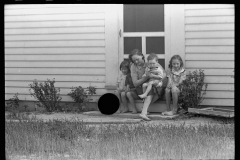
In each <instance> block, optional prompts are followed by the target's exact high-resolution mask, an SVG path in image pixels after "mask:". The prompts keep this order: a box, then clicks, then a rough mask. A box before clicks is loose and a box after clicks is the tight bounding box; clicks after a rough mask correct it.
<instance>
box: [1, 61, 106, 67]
mask: <svg viewBox="0 0 240 160" xmlns="http://www.w3.org/2000/svg"><path fill="white" fill-rule="evenodd" d="M86 66H87V67H105V62H104V61H92V62H91V63H89V61H88V62H87V61H79V62H75V61H73V62H69V61H66V62H64V61H63V62H59V61H55V62H51V61H49V62H46V61H43V62H40V61H37V62H35V61H25V62H23V61H20V62H19V61H17V62H14V61H5V67H29V68H31V67H66V68H68V67H86Z"/></svg>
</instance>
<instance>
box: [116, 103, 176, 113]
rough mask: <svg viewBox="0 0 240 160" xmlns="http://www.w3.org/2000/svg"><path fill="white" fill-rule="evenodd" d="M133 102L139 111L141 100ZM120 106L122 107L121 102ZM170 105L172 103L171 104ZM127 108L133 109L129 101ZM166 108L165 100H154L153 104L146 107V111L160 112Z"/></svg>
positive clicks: (140, 109) (141, 105)
mask: <svg viewBox="0 0 240 160" xmlns="http://www.w3.org/2000/svg"><path fill="white" fill-rule="evenodd" d="M135 104H136V107H137V110H138V111H139V112H141V111H142V107H143V102H142V101H141V100H135ZM120 107H123V105H122V104H121V105H120ZM171 107H172V104H171ZM128 108H129V109H130V111H133V106H131V104H130V103H128ZM166 110H167V105H166V101H162V100H161V101H156V102H154V103H153V104H151V105H150V106H149V107H148V112H150V113H154V112H155V113H161V112H164V111H166Z"/></svg>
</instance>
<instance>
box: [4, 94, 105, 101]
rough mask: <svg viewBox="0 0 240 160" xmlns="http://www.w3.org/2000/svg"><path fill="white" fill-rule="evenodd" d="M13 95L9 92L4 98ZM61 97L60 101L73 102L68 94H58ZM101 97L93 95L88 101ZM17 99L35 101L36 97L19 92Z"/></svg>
mask: <svg viewBox="0 0 240 160" xmlns="http://www.w3.org/2000/svg"><path fill="white" fill-rule="evenodd" d="M13 96H14V93H11V94H7V93H6V94H5V100H8V99H10V98H13ZM60 96H61V97H62V100H61V102H74V101H73V99H72V98H71V97H70V96H68V95H60ZM100 97H101V95H93V96H91V99H92V100H90V102H97V101H98V99H99V98H100ZM18 99H19V100H26V101H35V102H36V101H37V100H36V99H34V97H31V95H30V94H19V95H18Z"/></svg>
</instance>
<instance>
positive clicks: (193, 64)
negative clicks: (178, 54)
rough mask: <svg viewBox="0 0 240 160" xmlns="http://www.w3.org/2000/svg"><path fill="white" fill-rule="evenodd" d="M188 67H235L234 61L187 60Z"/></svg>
mask: <svg viewBox="0 0 240 160" xmlns="http://www.w3.org/2000/svg"><path fill="white" fill-rule="evenodd" d="M185 63H186V68H223V69H224V68H228V69H231V68H234V61H218V60H217V61H212V60H210V61H200V60H198V59H196V60H194V61H186V62H185Z"/></svg>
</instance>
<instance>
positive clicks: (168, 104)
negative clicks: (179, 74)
mask: <svg viewBox="0 0 240 160" xmlns="http://www.w3.org/2000/svg"><path fill="white" fill-rule="evenodd" d="M165 94H166V104H167V111H170V110H171V108H170V103H171V90H170V89H169V88H166V89H165Z"/></svg>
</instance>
